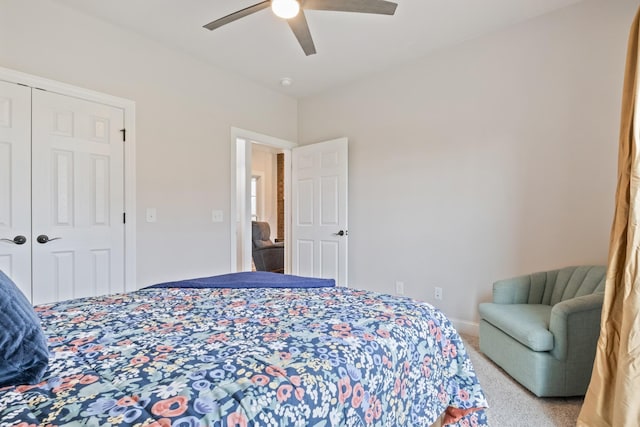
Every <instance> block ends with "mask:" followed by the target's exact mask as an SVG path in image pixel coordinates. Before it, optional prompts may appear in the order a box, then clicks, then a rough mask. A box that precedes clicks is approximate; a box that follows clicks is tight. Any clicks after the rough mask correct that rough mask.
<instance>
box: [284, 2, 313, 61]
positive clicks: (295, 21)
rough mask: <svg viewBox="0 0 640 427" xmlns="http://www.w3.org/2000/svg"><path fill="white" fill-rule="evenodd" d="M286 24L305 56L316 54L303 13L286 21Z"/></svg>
mask: <svg viewBox="0 0 640 427" xmlns="http://www.w3.org/2000/svg"><path fill="white" fill-rule="evenodd" d="M287 22H288V23H289V27H291V29H292V30H293V34H295V35H296V38H297V39H298V43H300V46H302V50H304V53H305V55H307V56H309V55H314V54H315V53H316V47H315V45H314V44H313V39H312V38H311V31H309V24H307V18H306V17H305V16H304V12H303V11H300V13H298V15H297V16H295V17H293V18H291V19H287Z"/></svg>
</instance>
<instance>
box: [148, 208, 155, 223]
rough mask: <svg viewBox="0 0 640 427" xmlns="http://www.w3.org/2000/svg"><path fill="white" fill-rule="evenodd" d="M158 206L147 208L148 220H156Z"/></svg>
mask: <svg viewBox="0 0 640 427" xmlns="http://www.w3.org/2000/svg"><path fill="white" fill-rule="evenodd" d="M156 218H157V217H156V208H147V222H156Z"/></svg>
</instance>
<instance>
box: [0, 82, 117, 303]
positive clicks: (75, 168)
mask: <svg viewBox="0 0 640 427" xmlns="http://www.w3.org/2000/svg"><path fill="white" fill-rule="evenodd" d="M124 118H125V111H124V110H123V108H119V107H117V106H112V105H107V104H104V103H100V102H95V101H93V100H87V99H82V98H81V97H77V96H68V95H63V94H60V93H55V92H53V91H47V90H42V89H37V88H34V87H29V86H27V85H23V84H17V83H14V82H8V81H1V80H0V270H2V271H4V272H5V273H6V274H7V275H8V276H9V277H11V278H12V279H13V280H14V281H15V282H16V284H17V285H18V286H19V288H20V289H21V290H22V292H23V293H24V294H25V295H26V296H27V298H28V299H30V300H31V301H32V303H33V304H34V305H35V304H43V303H49V302H55V301H60V300H65V299H70V298H77V297H85V296H93V295H101V294H107V293H114V292H121V291H124V290H126V289H125V288H126V287H125V283H126V280H125V223H124V222H125V218H124V212H125V191H124V190H125V181H124V179H125V165H124V153H125V151H124V135H125V131H124Z"/></svg>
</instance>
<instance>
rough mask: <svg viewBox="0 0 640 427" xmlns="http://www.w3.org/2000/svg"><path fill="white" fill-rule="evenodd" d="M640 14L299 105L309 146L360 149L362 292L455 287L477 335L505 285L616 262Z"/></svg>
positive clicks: (443, 54) (530, 35)
mask: <svg viewBox="0 0 640 427" xmlns="http://www.w3.org/2000/svg"><path fill="white" fill-rule="evenodd" d="M637 7H638V2H637V1H629V0H619V1H618V0H617V1H609V0H606V1H605V0H599V1H586V2H584V3H580V4H578V5H576V6H572V7H569V8H566V9H562V10H559V11H557V12H555V13H552V14H549V15H546V16H542V17H539V18H536V19H535V20H531V21H528V22H525V23H521V24H519V25H515V26H513V27H510V28H507V29H504V30H502V31H499V32H496V33H494V34H491V35H488V36H484V37H481V38H478V39H475V40H470V41H467V42H464V43H461V44H459V45H457V46H454V47H451V48H448V49H444V50H442V51H439V52H437V53H435V54H433V55H431V56H430V57H428V58H425V59H424V60H422V61H420V62H418V63H415V64H412V65H408V66H405V67H402V68H400V69H397V70H394V71H389V72H386V73H382V74H378V75H376V76H374V77H371V78H368V79H365V80H361V81H360V82H357V83H353V84H351V85H348V86H346V87H342V88H339V89H336V90H333V91H331V92H327V93H324V94H321V95H319V96H314V97H310V98H308V99H304V100H302V101H301V102H300V108H299V121H300V127H299V132H300V141H301V142H302V143H304V144H306V143H312V142H316V141H320V140H325V139H330V138H335V137H339V136H347V137H349V140H350V152H349V160H350V164H349V168H350V169H349V175H350V176H349V186H350V188H349V255H350V261H349V274H350V277H349V282H350V284H351V285H352V286H356V287H362V288H368V289H373V290H377V291H382V292H388V293H393V292H395V281H397V280H399V281H403V282H404V283H405V291H406V294H408V295H409V296H412V297H415V298H419V299H423V300H428V301H431V302H434V303H435V302H436V301H434V299H433V293H434V287H435V286H440V287H443V288H444V298H443V301H441V302H437V304H436V305H437V306H439V307H440V308H442V309H443V311H444V312H445V313H446V314H447V315H449V317H451V318H453V319H456V320H457V321H458V324H459V325H460V324H462V325H466V326H469V327H470V328H471V330H473V326H474V323H475V322H477V304H478V303H479V302H482V301H488V300H490V298H491V284H492V282H493V281H495V280H497V279H500V278H506V277H510V276H513V275H517V274H521V273H529V272H533V271H540V270H545V269H552V268H556V267H561V266H566V265H574V264H589V263H605V262H606V258H607V251H608V240H609V237H608V236H609V229H610V226H611V221H612V215H613V202H614V193H615V183H616V170H617V141H618V125H619V114H620V101H621V88H622V81H623V74H624V62H625V53H626V41H627V35H628V31H629V27H630V24H631V21H632V19H633V15H634V13H635V11H636V9H637ZM466 322H468V323H466Z"/></svg>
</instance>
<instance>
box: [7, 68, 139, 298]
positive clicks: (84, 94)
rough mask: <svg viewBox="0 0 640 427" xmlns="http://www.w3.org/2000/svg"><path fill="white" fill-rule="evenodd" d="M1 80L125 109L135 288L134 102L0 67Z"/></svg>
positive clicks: (127, 269)
mask: <svg viewBox="0 0 640 427" xmlns="http://www.w3.org/2000/svg"><path fill="white" fill-rule="evenodd" d="M0 80H3V81H6V82H8V83H14V84H15V83H17V84H20V85H24V86H28V87H31V88H36V89H42V90H45V91H48V92H54V93H58V94H60V95H65V96H70V97H74V98H80V99H84V100H86V101H91V102H97V103H100V104H106V105H110V106H112V107H116V108H120V109H122V110H123V112H124V126H125V129H126V130H127V132H126V142H125V144H124V210H125V212H126V223H125V227H124V264H125V265H124V280H125V291H127V292H129V291H135V290H137V288H138V287H137V284H136V157H135V155H136V120H135V118H136V103H135V102H134V101H132V100H129V99H125V98H119V97H116V96H112V95H108V94H105V93H101V92H95V91H93V90H89V89H84V88H81V87H78V86H72V85H69V84H66V83H61V82H58V81H55V80H50V79H46V78H43V77H38V76H34V75H31V74H26V73H23V72H21V71H17V70H12V69H9V68H4V67H0Z"/></svg>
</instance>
